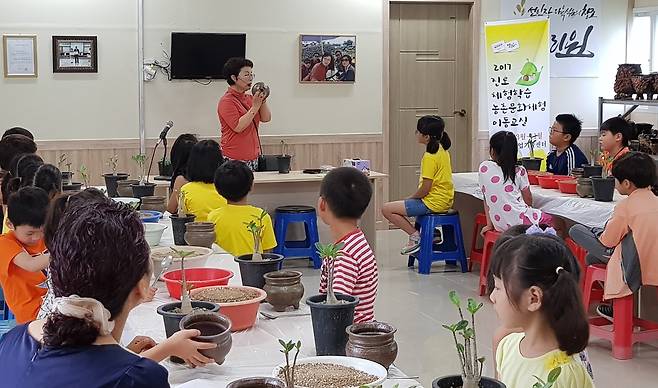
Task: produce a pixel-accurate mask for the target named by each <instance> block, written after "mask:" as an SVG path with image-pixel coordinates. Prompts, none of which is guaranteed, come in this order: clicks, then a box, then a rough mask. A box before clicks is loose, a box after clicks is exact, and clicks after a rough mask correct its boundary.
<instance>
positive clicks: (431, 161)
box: [418, 147, 455, 213]
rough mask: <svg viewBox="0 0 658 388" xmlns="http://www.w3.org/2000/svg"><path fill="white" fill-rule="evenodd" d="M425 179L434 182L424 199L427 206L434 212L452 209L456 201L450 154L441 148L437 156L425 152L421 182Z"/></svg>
mask: <svg viewBox="0 0 658 388" xmlns="http://www.w3.org/2000/svg"><path fill="white" fill-rule="evenodd" d="M423 178H426V179H431V180H432V188H431V189H430V192H429V193H428V194H427V195H426V196H425V197H424V198H423V199H422V200H423V203H424V204H425V206H427V207H428V208H429V209H430V210H432V211H433V212H437V213H439V212H444V211H447V210H448V209H450V208H451V207H452V204H453V201H454V199H455V188H454V186H453V185H452V166H451V165H450V154H449V153H448V152H447V151H446V150H444V149H443V147H439V150H438V151H437V152H436V153H435V154H430V153H429V152H425V154H423V159H422V160H421V161H420V182H419V183H418V187H419V188H420V186H421V185H422V184H423Z"/></svg>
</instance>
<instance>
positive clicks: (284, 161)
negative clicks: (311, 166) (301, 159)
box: [276, 155, 292, 174]
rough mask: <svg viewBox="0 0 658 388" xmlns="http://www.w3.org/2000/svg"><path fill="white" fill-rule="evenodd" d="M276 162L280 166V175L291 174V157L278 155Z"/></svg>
mask: <svg viewBox="0 0 658 388" xmlns="http://www.w3.org/2000/svg"><path fill="white" fill-rule="evenodd" d="M276 160H277V162H278V164H279V174H288V173H290V161H291V160H292V156H291V155H278V156H277V157H276Z"/></svg>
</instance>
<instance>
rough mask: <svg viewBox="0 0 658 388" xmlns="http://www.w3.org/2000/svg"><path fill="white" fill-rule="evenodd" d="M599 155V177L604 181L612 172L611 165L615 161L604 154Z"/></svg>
mask: <svg viewBox="0 0 658 388" xmlns="http://www.w3.org/2000/svg"><path fill="white" fill-rule="evenodd" d="M600 154H601V156H600V157H599V164H600V165H601V167H602V171H601V177H603V178H604V179H605V178H607V177H608V176H609V175H610V174H609V172H610V170H612V163H613V162H614V161H615V159H614V158H613V157H612V156H610V155H608V154H607V153H605V152H601V153H600Z"/></svg>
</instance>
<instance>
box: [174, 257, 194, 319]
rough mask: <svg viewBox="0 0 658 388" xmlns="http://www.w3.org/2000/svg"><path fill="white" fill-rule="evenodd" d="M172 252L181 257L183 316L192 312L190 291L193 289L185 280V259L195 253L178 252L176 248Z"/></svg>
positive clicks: (181, 308)
mask: <svg viewBox="0 0 658 388" xmlns="http://www.w3.org/2000/svg"><path fill="white" fill-rule="evenodd" d="M171 250H172V251H173V252H174V253H176V254H177V255H178V256H180V270H181V282H180V284H181V294H180V295H181V297H180V302H181V304H180V312H181V313H182V314H185V315H187V314H190V313H191V312H192V301H191V299H190V290H191V289H192V288H193V287H190V286H188V285H187V280H186V279H185V258H186V257H187V256H190V255H192V254H194V251H183V250H180V251H179V250H177V249H176V248H171Z"/></svg>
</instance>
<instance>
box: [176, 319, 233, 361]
mask: <svg viewBox="0 0 658 388" xmlns="http://www.w3.org/2000/svg"><path fill="white" fill-rule="evenodd" d="M179 327H180V329H181V330H188V329H197V330H199V331H200V332H201V335H200V336H197V337H194V340H195V341H199V342H208V343H212V344H217V347H216V348H214V349H201V350H199V353H201V354H203V355H204V356H206V357H208V358H212V359H213V360H215V362H216V363H217V364H218V365H222V364H223V363H224V360H225V359H226V355H227V354H228V352H230V351H231V346H232V345H233V340H232V338H231V321H230V320H229V319H228V318H227V317H226V316H225V315H222V314H219V313H198V314H190V315H188V316H186V317H183V319H181V321H180V324H179Z"/></svg>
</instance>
